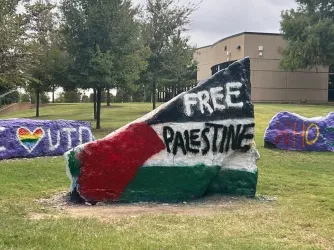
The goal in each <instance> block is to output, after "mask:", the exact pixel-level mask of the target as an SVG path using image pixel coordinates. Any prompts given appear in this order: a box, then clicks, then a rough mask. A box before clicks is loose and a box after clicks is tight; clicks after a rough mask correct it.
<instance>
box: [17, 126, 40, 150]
mask: <svg viewBox="0 0 334 250" xmlns="http://www.w3.org/2000/svg"><path fill="white" fill-rule="evenodd" d="M44 134H45V133H44V130H43V129H42V128H36V129H35V130H34V131H33V132H31V131H30V130H29V129H27V128H23V127H21V128H19V129H18V130H17V138H18V140H19V142H20V144H21V145H22V146H23V147H24V148H25V149H26V150H28V151H29V152H32V151H33V150H34V149H35V148H36V146H37V145H38V143H39V142H40V141H41V139H42V138H43V137H44Z"/></svg>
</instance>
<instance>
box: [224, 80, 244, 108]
mask: <svg viewBox="0 0 334 250" xmlns="http://www.w3.org/2000/svg"><path fill="white" fill-rule="evenodd" d="M241 87H242V83H241V82H229V83H227V84H226V104H227V107H229V108H242V107H243V106H244V104H243V102H238V103H233V102H232V98H231V96H232V95H234V96H235V97H236V98H238V97H239V95H240V91H239V89H240V88H241ZM232 89H238V90H235V91H233V90H232Z"/></svg>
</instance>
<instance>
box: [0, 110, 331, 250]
mask: <svg viewBox="0 0 334 250" xmlns="http://www.w3.org/2000/svg"><path fill="white" fill-rule="evenodd" d="M114 106H115V107H114V108H103V110H102V128H103V129H102V131H99V132H97V131H95V130H94V134H95V135H96V136H97V137H102V136H104V135H106V134H108V133H109V132H111V131H112V130H114V129H116V128H118V127H120V126H122V125H124V124H126V123H128V122H129V121H132V120H133V119H135V118H138V117H140V116H142V115H143V114H144V113H146V112H148V111H150V108H151V105H150V104H143V103H134V104H125V103H122V104H114ZM91 111H92V107H91V104H80V105H79V104H73V105H56V106H48V107H45V108H42V109H41V117H40V119H74V120H87V121H91V122H93V120H92V112H91ZM279 111H292V112H296V113H298V114H301V115H304V116H307V117H312V116H320V115H327V114H328V113H329V112H331V111H334V107H330V106H320V105H319V106H311V105H302V106H299V105H279V104H256V105H255V113H256V143H257V147H258V149H259V151H260V154H261V159H260V160H259V161H258V167H259V182H258V192H257V194H258V195H268V196H277V201H275V202H270V203H269V202H261V201H259V200H256V199H255V200H246V201H244V200H242V201H240V202H238V205H237V206H235V207H234V208H233V209H226V210H222V211H219V212H217V213H215V214H213V215H207V216H190V215H178V216H176V215H145V216H139V217H135V218H134V217H120V218H118V219H117V220H113V221H112V222H109V223H108V222H104V223H103V222H100V221H99V220H97V219H74V218H70V217H60V218H53V219H52V218H48V219H43V220H32V219H29V216H30V214H32V213H54V211H53V210H52V209H51V208H50V209H47V210H45V209H43V207H42V206H41V205H40V204H38V203H37V202H36V199H39V198H42V197H50V196H51V195H53V194H55V193H57V192H59V191H63V190H67V189H68V188H69V180H68V179H67V177H66V175H65V170H64V168H65V167H64V165H65V164H64V160H63V158H62V157H53V158H38V159H31V160H12V161H1V163H0V164H1V165H0V249H333V248H334V154H333V153H329V152H328V153H326V152H325V153H319V152H318V153H315V152H314V153H300V152H285V151H278V150H268V149H264V148H263V134H264V131H265V129H266V127H267V125H268V123H269V121H270V119H271V118H272V116H273V115H275V114H276V113H277V112H279ZM33 115H34V110H29V111H25V112H20V113H15V114H14V115H11V116H6V117H0V119H3V118H10V117H28V118H33ZM92 209H94V208H92Z"/></svg>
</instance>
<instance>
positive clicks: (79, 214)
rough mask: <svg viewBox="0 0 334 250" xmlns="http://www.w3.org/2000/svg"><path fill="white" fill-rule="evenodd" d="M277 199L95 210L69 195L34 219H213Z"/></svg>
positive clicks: (52, 199)
mask: <svg viewBox="0 0 334 250" xmlns="http://www.w3.org/2000/svg"><path fill="white" fill-rule="evenodd" d="M275 200H276V197H272V198H270V197H264V196H259V197H257V198H255V199H247V198H242V197H229V196H228V197H226V196H219V195H214V196H209V197H205V198H201V199H197V200H194V201H191V202H181V203H154V202H139V203H104V202H99V203H97V204H96V205H95V206H92V205H90V204H75V203H72V202H70V201H69V195H68V194H67V193H66V192H62V193H60V194H57V195H54V196H52V197H50V198H49V199H40V200H38V201H37V202H38V203H41V204H42V205H43V207H44V209H47V208H52V209H53V210H54V212H55V213H51V214H50V213H35V214H32V215H31V216H30V218H31V219H34V220H41V219H48V218H60V217H64V216H65V217H68V216H69V217H72V218H96V219H99V220H101V221H110V220H112V219H115V218H119V217H124V216H126V217H138V216H142V215H171V214H173V215H190V216H210V215H214V214H215V213H218V212H220V211H226V210H230V209H236V208H238V207H240V206H241V205H245V204H249V203H253V202H256V201H260V202H271V201H275Z"/></svg>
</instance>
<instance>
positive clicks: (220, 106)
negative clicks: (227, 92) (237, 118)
mask: <svg viewBox="0 0 334 250" xmlns="http://www.w3.org/2000/svg"><path fill="white" fill-rule="evenodd" d="M223 90H224V88H223V87H216V88H212V89H210V94H211V98H212V103H213V108H214V110H224V109H226V107H225V105H223V104H219V103H218V102H217V100H223V98H224V94H222V93H219V92H221V91H223Z"/></svg>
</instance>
